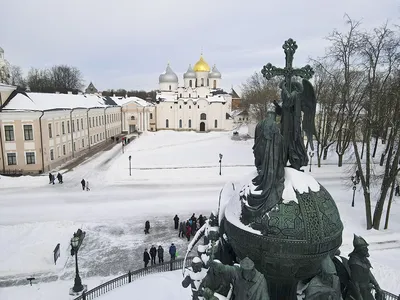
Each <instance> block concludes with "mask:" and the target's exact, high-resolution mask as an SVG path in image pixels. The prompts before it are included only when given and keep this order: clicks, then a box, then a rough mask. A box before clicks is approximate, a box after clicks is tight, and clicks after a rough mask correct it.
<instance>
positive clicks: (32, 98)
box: [2, 93, 117, 110]
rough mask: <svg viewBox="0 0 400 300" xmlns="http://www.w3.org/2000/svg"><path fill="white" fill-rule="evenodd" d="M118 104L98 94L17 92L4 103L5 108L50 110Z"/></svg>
mask: <svg viewBox="0 0 400 300" xmlns="http://www.w3.org/2000/svg"><path fill="white" fill-rule="evenodd" d="M108 106H117V103H115V102H114V101H109V100H107V99H105V97H101V96H97V95H73V94H46V93H16V94H15V95H14V97H12V98H9V99H8V100H7V101H6V102H5V103H4V105H3V107H2V108H3V109H5V110H50V109H62V108H63V109H72V108H91V107H108Z"/></svg>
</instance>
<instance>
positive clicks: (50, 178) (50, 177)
mask: <svg viewBox="0 0 400 300" xmlns="http://www.w3.org/2000/svg"><path fill="white" fill-rule="evenodd" d="M52 182H53V174H51V173H49V184H51V183H52Z"/></svg>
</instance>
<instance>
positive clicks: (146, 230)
mask: <svg viewBox="0 0 400 300" xmlns="http://www.w3.org/2000/svg"><path fill="white" fill-rule="evenodd" d="M149 230H150V221H146V223H145V224H144V233H145V234H148V233H150V232H149Z"/></svg>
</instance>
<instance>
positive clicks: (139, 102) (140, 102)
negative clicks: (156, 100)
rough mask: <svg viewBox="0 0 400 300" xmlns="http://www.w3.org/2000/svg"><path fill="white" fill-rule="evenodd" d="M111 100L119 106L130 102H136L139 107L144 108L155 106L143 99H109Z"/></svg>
mask: <svg viewBox="0 0 400 300" xmlns="http://www.w3.org/2000/svg"><path fill="white" fill-rule="evenodd" d="M108 98H110V99H112V100H113V101H115V103H117V104H118V105H121V106H122V105H125V104H128V103H130V102H135V103H136V104H137V105H139V106H142V107H146V106H154V104H152V103H150V102H148V101H146V100H143V99H142V98H139V97H126V98H125V97H108Z"/></svg>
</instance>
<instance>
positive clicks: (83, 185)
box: [81, 179, 86, 190]
mask: <svg viewBox="0 0 400 300" xmlns="http://www.w3.org/2000/svg"><path fill="white" fill-rule="evenodd" d="M81 185H82V190H85V185H86V181H85V179H82V180H81Z"/></svg>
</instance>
